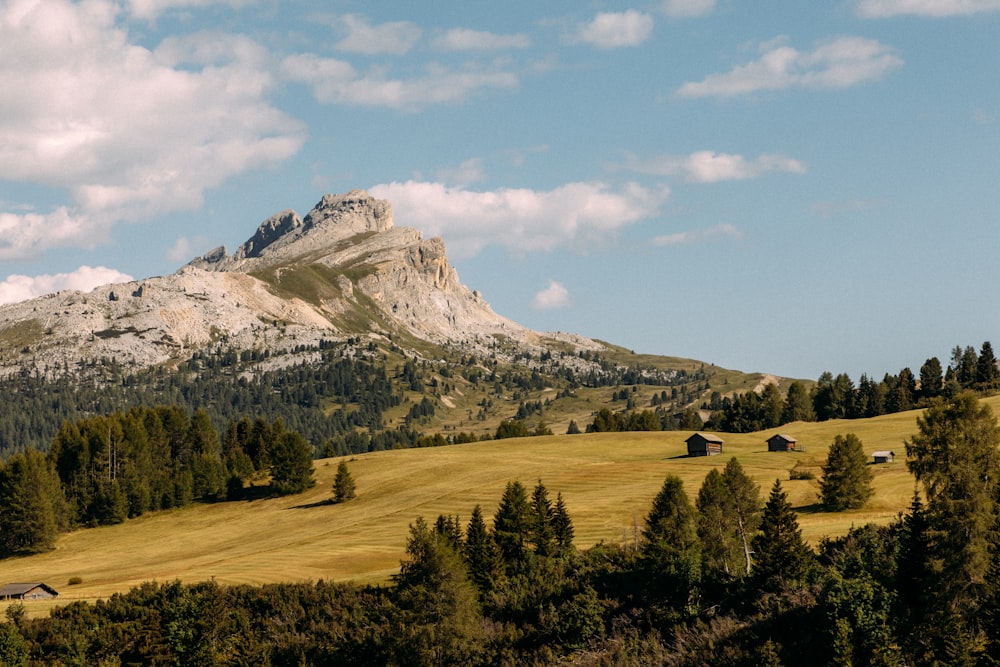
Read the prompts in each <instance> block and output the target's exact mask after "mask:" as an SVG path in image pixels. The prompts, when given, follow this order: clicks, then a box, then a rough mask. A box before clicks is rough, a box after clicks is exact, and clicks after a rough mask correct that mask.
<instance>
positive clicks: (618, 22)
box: [574, 9, 653, 49]
mask: <svg viewBox="0 0 1000 667" xmlns="http://www.w3.org/2000/svg"><path fill="white" fill-rule="evenodd" d="M651 34H653V17H652V16H650V15H649V14H646V13H644V12H640V11H636V10H634V9H629V10H628V11H625V12H602V13H600V14H598V15H597V16H596V17H594V20H593V21H591V22H590V23H585V24H583V25H581V26H579V27H578V28H577V31H576V35H575V36H574V39H575V41H578V42H583V43H585V44H590V45H592V46H596V47H597V48H599V49H618V48H621V47H625V46H638V45H639V44H642V43H643V42H645V41H646V40H647V39H649V36H650V35H651Z"/></svg>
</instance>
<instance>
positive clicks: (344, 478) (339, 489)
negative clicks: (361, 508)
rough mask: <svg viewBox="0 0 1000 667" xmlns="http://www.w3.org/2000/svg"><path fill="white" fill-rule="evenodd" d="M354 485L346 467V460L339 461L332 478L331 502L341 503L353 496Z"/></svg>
mask: <svg viewBox="0 0 1000 667" xmlns="http://www.w3.org/2000/svg"><path fill="white" fill-rule="evenodd" d="M355 487H356V485H355V483H354V477H353V476H352V475H351V471H350V470H349V469H348V468H347V462H346V461H341V462H340V463H339V464H338V465H337V476H336V477H334V479H333V502H335V503H342V502H344V501H347V500H351V499H352V498H354V494H355Z"/></svg>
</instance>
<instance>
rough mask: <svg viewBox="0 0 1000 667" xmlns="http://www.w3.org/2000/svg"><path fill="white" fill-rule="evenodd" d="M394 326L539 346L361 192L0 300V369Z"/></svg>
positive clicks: (579, 341) (255, 344)
mask: <svg viewBox="0 0 1000 667" xmlns="http://www.w3.org/2000/svg"><path fill="white" fill-rule="evenodd" d="M112 295H113V296H112ZM400 333H403V334H407V335H410V336H414V337H416V338H418V339H422V340H427V341H431V342H435V343H441V344H449V345H457V346H462V347H464V348H469V349H471V350H473V351H475V350H485V349H488V348H489V347H490V346H491V345H492V344H493V343H494V342H495V340H496V338H495V337H496V336H498V335H500V336H502V337H503V338H504V340H505V341H513V342H518V343H520V344H522V345H526V346H534V345H537V343H538V341H539V334H536V333H534V332H532V331H530V330H528V329H526V328H524V327H522V326H521V325H519V324H516V323H515V322H512V321H511V320H508V319H506V318H504V317H501V316H499V315H497V314H496V313H494V312H493V310H492V309H491V308H490V306H489V304H488V303H486V301H485V300H484V299H483V298H482V297H481V296H480V295H479V293H478V292H472V291H470V290H469V289H468V288H466V287H465V286H464V285H462V283H461V282H460V281H459V278H458V275H457V273H456V272H455V270H454V268H453V267H452V266H451V265H450V264H449V263H448V258H447V255H446V253H445V247H444V243H443V242H442V241H441V239H439V238H433V239H426V240H425V239H423V238H422V236H421V235H420V233H419V232H418V231H417V230H414V229H410V228H405V227H402V228H400V227H395V226H394V225H393V221H392V208H391V206H390V205H389V203H388V202H386V201H380V200H376V199H374V198H372V197H371V196H370V195H369V194H368V193H366V192H364V191H361V190H354V191H351V192H348V193H347V194H344V195H326V196H324V197H323V199H322V200H320V202H319V203H318V204H317V205H316V207H315V208H314V209H313V210H312V211H310V212H309V213H308V214H307V215H306V216H305V217H304V218H300V217H299V216H298V214H296V213H295V212H294V211H283V212H281V213H279V214H277V215H274V216H272V217H270V218H268V219H267V220H265V221H264V222H263V223H262V224H261V225H260V226H259V227H258V229H257V231H256V233H255V234H254V235H253V236H252V237H251V238H250V239H249V240H247V241H246V242H245V243H244V244H242V245H241V246H240V248H239V249H238V250H237V251H236V252H235V253H233V255H231V256H230V255H227V254H226V249H225V248H224V247H219V248H216V249H214V250H212V251H210V252H208V253H206V254H205V255H203V256H202V257H198V258H196V259H194V260H192V261H191V262H190V263H189V264H188V265H186V266H185V267H182V268H181V269H180V270H179V271H177V273H175V274H173V275H171V276H164V277H157V278H148V279H146V280H142V281H137V282H134V283H130V284H126V285H113V286H106V287H101V288H97V289H95V290H93V291H92V292H90V293H88V294H82V293H80V292H74V291H68V292H60V293H58V294H54V295H48V296H45V297H40V298H38V299H33V300H31V301H25V302H22V303H18V304H12V305H9V306H3V307H0V376H3V375H7V374H10V373H13V372H17V371H18V369H19V368H21V367H22V366H23V365H24V364H25V363H28V364H33V365H34V366H35V367H40V368H41V371H40V372H44V373H49V374H58V373H59V372H61V371H60V369H65V368H67V367H72V366H74V365H75V364H77V363H78V362H79V361H81V360H89V359H100V358H115V359H116V360H117V361H118V362H119V363H122V364H125V365H131V366H133V367H146V366H150V365H153V364H161V363H168V362H171V361H176V360H182V359H186V358H189V357H190V355H191V354H192V353H193V352H195V351H197V350H202V349H206V348H212V347H223V348H236V349H241V350H244V349H258V350H261V349H272V350H277V349H291V348H294V347H295V346H297V345H303V344H306V345H308V344H310V343H315V342H316V341H318V340H320V339H322V338H326V339H331V338H333V339H336V338H346V337H349V336H358V335H362V336H374V337H383V336H388V335H395V334H400ZM548 337H550V338H551V337H558V338H561V339H563V340H565V341H567V342H570V344H572V345H574V346H576V347H587V348H591V349H597V348H599V347H600V345H599V344H597V343H595V342H594V341H590V340H589V339H585V338H583V337H569V336H565V335H560V334H549V335H548Z"/></svg>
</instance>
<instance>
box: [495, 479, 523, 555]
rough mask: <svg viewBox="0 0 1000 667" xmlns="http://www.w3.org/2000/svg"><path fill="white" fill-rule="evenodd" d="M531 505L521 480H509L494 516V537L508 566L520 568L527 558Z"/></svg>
mask: <svg viewBox="0 0 1000 667" xmlns="http://www.w3.org/2000/svg"><path fill="white" fill-rule="evenodd" d="M530 513H531V507H530V505H529V503H528V495H527V492H526V491H525V489H524V485H522V484H521V482H519V481H517V480H514V481H513V482H507V488H505V489H504V492H503V496H502V497H501V498H500V505H499V507H497V512H496V514H495V515H494V516H493V539H494V540H496V543H497V547H499V549H500V555H501V556H502V557H503V560H504V562H505V563H506V566H507V567H508V568H509V569H511V570H514V571H516V570H518V569H520V568H521V566H523V565H524V562H525V559H526V558H527V547H526V543H527V539H528V530H529V524H530V521H531V519H530Z"/></svg>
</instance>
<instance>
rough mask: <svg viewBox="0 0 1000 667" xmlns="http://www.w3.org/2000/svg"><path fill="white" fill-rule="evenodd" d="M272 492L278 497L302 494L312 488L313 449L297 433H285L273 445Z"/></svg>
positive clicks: (271, 456) (313, 481)
mask: <svg viewBox="0 0 1000 667" xmlns="http://www.w3.org/2000/svg"><path fill="white" fill-rule="evenodd" d="M270 459H271V490H272V491H274V492H275V493H277V494H278V495H282V496H283V495H289V494H292V493H302V492H303V491H305V490H306V489H308V488H310V487H312V486H313V485H314V484H315V483H316V480H315V479H313V462H312V447H311V446H310V445H309V443H308V442H306V441H305V438H303V437H302V436H301V435H299V434H298V432H296V431H285V432H283V433H282V435H281V437H279V438H278V439H277V441H275V442H274V444H273V445H272V449H271V452H270Z"/></svg>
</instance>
